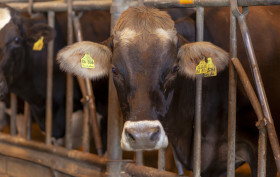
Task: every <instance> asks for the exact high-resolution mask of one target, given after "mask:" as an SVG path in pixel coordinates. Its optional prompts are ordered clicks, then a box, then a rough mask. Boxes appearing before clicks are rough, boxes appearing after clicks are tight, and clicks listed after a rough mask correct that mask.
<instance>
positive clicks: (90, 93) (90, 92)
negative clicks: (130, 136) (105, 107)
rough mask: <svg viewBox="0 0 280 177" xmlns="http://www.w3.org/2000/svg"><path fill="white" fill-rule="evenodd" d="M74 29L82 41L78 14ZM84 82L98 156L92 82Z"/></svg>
mask: <svg viewBox="0 0 280 177" xmlns="http://www.w3.org/2000/svg"><path fill="white" fill-rule="evenodd" d="M74 29H75V34H76V37H77V41H79V42H80V41H83V36H82V29H81V24H80V21H79V17H78V16H75V17H74ZM84 83H85V86H84V87H85V94H84V95H83V97H84V98H85V97H88V98H89V101H88V109H89V111H88V112H89V117H90V118H91V119H92V129H93V137H94V142H95V146H96V150H97V154H98V155H99V156H102V155H103V152H102V149H103V146H102V141H101V135H100V128H99V126H98V122H97V116H96V106H95V101H94V100H95V97H94V94H93V90H92V84H91V81H90V79H88V78H86V79H85V80H84ZM88 119H89V118H88ZM87 122H88V121H87ZM85 125H87V126H89V123H87V124H85ZM86 129H89V127H86ZM84 131H85V132H86V130H84Z"/></svg>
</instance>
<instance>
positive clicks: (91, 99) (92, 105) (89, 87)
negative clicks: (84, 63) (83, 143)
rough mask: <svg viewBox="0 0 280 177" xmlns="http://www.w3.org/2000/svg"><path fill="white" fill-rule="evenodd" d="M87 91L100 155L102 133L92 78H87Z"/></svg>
mask: <svg viewBox="0 0 280 177" xmlns="http://www.w3.org/2000/svg"><path fill="white" fill-rule="evenodd" d="M85 82H86V91H87V94H88V96H89V108H90V109H89V111H90V117H91V120H92V129H93V137H94V143H95V146H96V149H97V154H98V155H99V156H102V155H103V152H102V149H103V146H102V140H101V135H100V128H99V125H98V122H97V116H96V107H95V97H94V94H93V89H92V84H91V81H90V79H88V78H86V79H85Z"/></svg>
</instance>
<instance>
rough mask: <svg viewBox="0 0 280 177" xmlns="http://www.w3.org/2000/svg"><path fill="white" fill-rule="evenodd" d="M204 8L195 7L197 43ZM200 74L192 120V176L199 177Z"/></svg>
mask: <svg viewBox="0 0 280 177" xmlns="http://www.w3.org/2000/svg"><path fill="white" fill-rule="evenodd" d="M203 28H204V8H203V7H197V11H196V29H197V36H196V40H197V41H202V40H203ZM202 77H203V76H202V74H199V75H197V76H196V98H195V120H194V122H195V123H194V156H193V158H194V159H193V176H194V177H200V173H201V110H202Z"/></svg>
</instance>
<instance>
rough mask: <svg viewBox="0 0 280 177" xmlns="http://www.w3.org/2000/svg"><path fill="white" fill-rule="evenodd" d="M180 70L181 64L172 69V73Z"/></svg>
mask: <svg viewBox="0 0 280 177" xmlns="http://www.w3.org/2000/svg"><path fill="white" fill-rule="evenodd" d="M178 70H179V66H177V65H176V66H174V67H173V69H172V73H176V72H177V71H178Z"/></svg>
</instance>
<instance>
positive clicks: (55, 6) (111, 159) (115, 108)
mask: <svg viewBox="0 0 280 177" xmlns="http://www.w3.org/2000/svg"><path fill="white" fill-rule="evenodd" d="M0 2H5V3H7V4H8V5H10V6H11V7H13V8H15V9H17V10H20V11H28V9H32V11H33V12H48V19H49V24H50V26H53V25H54V24H53V18H54V15H55V11H67V12H68V36H69V37H68V44H71V43H72V42H73V32H72V31H71V30H72V28H73V25H72V24H71V23H72V22H73V18H74V27H75V33H76V34H78V33H80V32H79V31H80V29H79V23H78V21H77V17H73V13H72V12H73V11H76V10H97V9H98V10H104V9H106V10H108V9H110V8H111V13H112V18H111V19H112V27H113V26H114V24H115V22H116V20H117V19H118V17H119V15H120V14H121V13H122V12H123V11H124V10H126V9H127V8H128V7H129V6H133V5H135V4H137V3H138V2H137V1H126V0H113V1H107V0H105V1H73V2H72V1H71V0H68V1H67V2H64V1H52V2H33V3H32V7H30V4H29V3H28V2H27V1H23V0H17V1H12V2H11V1H7V0H2V1H1V0H0ZM143 3H144V4H145V5H147V6H154V7H158V8H169V7H178V8H181V7H195V8H197V18H196V19H197V29H198V31H197V34H198V37H197V41H202V40H203V16H204V9H203V8H204V7H218V6H219V7H222V6H230V7H231V11H232V12H233V13H232V14H231V17H230V19H231V21H230V24H231V27H230V39H231V43H230V56H231V58H232V63H230V65H229V73H230V74H229V106H228V108H229V114H228V116H229V126H228V127H229V130H228V162H227V166H228V172H227V176H228V177H231V176H232V177H233V176H234V173H235V134H236V79H237V74H236V72H235V69H236V70H237V73H238V75H240V78H241V81H242V82H243V85H244V88H245V90H246V92H247V94H248V97H249V99H250V101H251V103H252V105H253V108H254V109H255V111H256V114H257V116H258V120H259V125H260V126H259V128H260V138H259V142H260V143H259V154H266V148H265V144H266V141H267V140H266V136H267V135H266V131H268V132H269V140H270V143H271V145H272V149H273V153H274V157H275V161H276V164H277V169H278V172H280V159H279V158H280V152H279V142H278V139H277V136H276V132H275V128H274V125H273V120H272V118H271V115H270V111H269V107H268V103H267V100H266V96H265V92H264V89H263V86H262V81H261V78H260V75H259V71H258V67H254V69H255V70H254V71H253V73H254V77H255V80H256V85H257V91H258V97H259V98H257V96H256V94H255V93H254V92H253V89H252V86H250V84H249V81H248V79H247V78H246V77H245V76H246V74H245V72H244V70H242V66H241V65H240V63H239V62H238V59H237V49H236V48H237V46H236V18H237V19H238V22H239V25H240V28H241V31H242V34H243V39H244V42H245V44H246V45H245V46H246V47H247V50H248V54H249V58H250V61H251V64H252V65H254V66H257V64H256V59H255V58H256V57H255V56H254V52H253V48H252V47H250V46H252V43H251V42H250V36H249V33H248V29H247V27H246V21H245V18H244V17H245V14H241V13H239V11H238V9H237V5H238V6H262V5H280V1H279V0H252V1H247V0H238V1H235V0H194V1H193V3H192V4H180V2H179V0H169V1H167V0H164V1H155V0H145V1H143ZM244 10H245V11H246V8H245V9H244ZM29 11H30V10H29ZM76 36H79V35H76ZM81 40H82V37H80V38H78V39H77V41H81ZM52 48H53V43H52V42H51V43H49V46H48V50H49V54H48V56H52V55H53V54H52V52H53V51H51V50H52ZM51 62H52V58H51V57H49V59H48V68H49V69H48V78H49V79H48V86H47V87H48V89H47V90H48V91H47V98H48V101H47V103H46V105H47V112H46V120H47V122H46V126H47V128H46V131H47V135H46V137H47V138H46V144H47V145H49V144H50V137H51V107H52V106H51V105H52V104H51V101H50V99H51V97H52V96H51V95H52V94H51V91H50V88H51V82H52V81H51V80H52V79H51V77H52V76H51V75H52V74H51V73H52V69H51V68H52V63H51ZM68 77H69V78H68V79H69V80H70V83H69V86H68V89H69V87H72V84H71V82H72V81H71V79H70V77H72V76H68ZM79 83H80V87H81V90H82V93H83V97H84V101H85V105H84V106H85V108H84V113H85V115H86V117H87V118H85V119H84V120H85V122H84V125H85V128H84V130H85V135H84V140H83V142H84V143H83V146H84V147H85V148H84V149H85V151H86V152H88V144H87V142H88V140H87V139H88V138H87V137H86V136H87V135H86V134H88V132H89V131H88V127H86V125H88V122H89V120H88V119H89V118H90V117H94V115H95V107H94V105H92V103H93V102H94V95H93V94H92V93H91V90H92V89H91V86H90V84H89V80H82V79H79ZM201 84H202V80H201V79H199V78H197V97H196V120H195V127H196V128H195V137H197V138H195V139H196V142H195V143H194V144H195V148H194V149H195V152H194V154H195V155H194V157H195V158H194V176H195V177H199V176H200V173H201V172H200V171H201V168H200V164H201V157H200V156H201V152H200V151H201V140H200V139H201V138H200V137H201V115H200V114H201V108H200V107H201V93H202V88H201V87H200V85H201ZM71 92H73V91H71V90H70V91H69V93H68V94H69V95H68V96H67V98H68V97H69V98H70V99H69V100H68V101H69V102H70V103H69V104H70V105H69V108H68V111H67V112H68V113H67V114H68V116H67V117H68V118H67V123H66V125H67V127H68V128H66V129H67V130H66V131H67V132H66V139H67V141H66V146H67V149H71V147H72V143H71V138H70V137H71V128H69V127H71V121H70V119H69V116H70V115H71V113H72V110H71V109H72V108H71V107H72V106H71V97H72V96H71V94H72V93H71ZM116 95H117V94H116V90H115V87H114V84H113V82H112V76H111V74H110V76H109V108H108V114H109V115H108V121H109V123H108V135H109V136H108V157H107V159H106V158H98V157H95V156H94V158H93V159H94V161H95V160H96V161H98V163H99V162H100V163H102V165H104V164H106V165H107V170H106V176H112V177H113V176H114V177H116V175H118V176H125V174H128V175H134V176H176V174H174V173H170V172H165V171H162V170H163V169H164V163H163V161H164V158H163V154H164V151H160V153H159V154H160V155H159V163H158V164H159V165H158V168H159V169H158V170H157V169H151V168H148V167H144V166H142V164H143V159H142V158H143V157H142V152H137V153H136V165H134V164H131V163H127V161H124V160H123V159H122V151H121V148H120V135H121V130H122V124H121V123H122V120H121V119H122V118H121V112H120V109H119V103H118V99H117V96H116ZM11 100H12V101H11V103H12V105H14V106H15V105H16V101H15V97H14V95H12V97H11ZM258 100H260V101H258ZM68 101H67V102H68ZM72 101H73V99H72ZM72 105H73V103H72ZM14 106H12V110H13V114H12V119H11V134H12V135H14V134H15V131H16V130H15V120H14V117H15V116H16V115H15V114H16V112H14V110H16V107H14ZM26 110H27V111H26V117H30V113H28V106H26ZM95 120H96V119H95ZM95 120H94V121H95ZM27 122H28V121H27ZM29 122H30V118H29ZM95 128H96V127H95ZM95 128H94V129H95ZM265 129H266V130H265ZM28 130H30V129H29V128H28ZM97 130H98V128H96V129H95V131H97ZM27 132H28V131H27ZM28 134H29V136H27V137H29V139H30V133H27V135H28ZM95 135H96V132H95ZM27 139H28V138H27ZM97 139H98V135H97V138H96V137H95V140H96V142H95V143H97V141H99V140H97ZM0 141H1V142H6V143H10V144H12V143H15V144H17V145H22V146H25V147H29V148H31V149H33V148H34V147H36V148H37V146H38V148H39V149H45V151H47V152H50V153H58V155H59V156H61V155H63V156H64V155H67V157H73V154H72V152H74V151H73V150H70V151H67V150H66V149H60V148H58V149H59V150H57V149H56V147H52V146H43V145H37V144H36V143H33V142H28V141H25V140H23V141H18V140H17V139H16V137H13V138H12V139H10V138H8V137H6V136H4V135H2V134H0ZM97 144H98V143H97ZM97 149H100V146H99V145H97ZM75 152H76V151H75ZM98 155H99V156H101V154H100V153H98ZM74 157H75V158H77V159H78V160H79V159H80V160H81V159H83V158H85V156H84V155H82V154H79V153H75V156H74ZM259 157H260V155H259ZM101 159H102V160H101ZM175 159H176V157H175ZM120 162H121V163H120ZM176 164H177V167H178V171H179V174H182V173H183V172H182V165H181V164H180V162H179V161H178V160H177V161H176ZM258 164H259V167H258V174H259V176H260V177H264V176H265V174H266V172H265V170H266V168H265V158H259V163H258ZM124 172H125V173H124Z"/></svg>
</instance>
